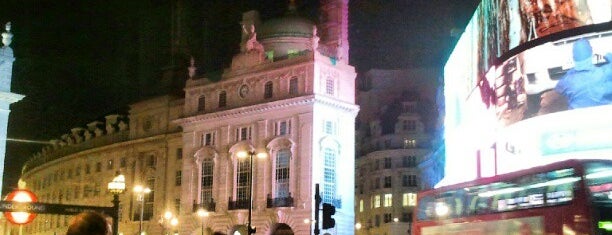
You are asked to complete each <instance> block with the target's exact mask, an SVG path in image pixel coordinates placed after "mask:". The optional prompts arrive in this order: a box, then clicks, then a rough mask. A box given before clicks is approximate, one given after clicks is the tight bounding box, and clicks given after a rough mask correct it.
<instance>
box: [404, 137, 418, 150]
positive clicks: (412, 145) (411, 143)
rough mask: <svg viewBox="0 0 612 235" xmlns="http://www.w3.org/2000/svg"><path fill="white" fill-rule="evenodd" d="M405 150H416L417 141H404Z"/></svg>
mask: <svg viewBox="0 0 612 235" xmlns="http://www.w3.org/2000/svg"><path fill="white" fill-rule="evenodd" d="M404 148H405V149H410V148H416V140H409V139H404Z"/></svg>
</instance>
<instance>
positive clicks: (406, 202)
mask: <svg viewBox="0 0 612 235" xmlns="http://www.w3.org/2000/svg"><path fill="white" fill-rule="evenodd" d="M416 196H417V195H416V193H404V194H403V195H402V206H416Z"/></svg>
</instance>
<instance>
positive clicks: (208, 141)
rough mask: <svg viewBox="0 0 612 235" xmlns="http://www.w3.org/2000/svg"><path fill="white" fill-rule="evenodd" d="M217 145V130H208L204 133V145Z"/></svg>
mask: <svg viewBox="0 0 612 235" xmlns="http://www.w3.org/2000/svg"><path fill="white" fill-rule="evenodd" d="M214 145H215V132H208V133H204V134H203V135H202V146H214Z"/></svg>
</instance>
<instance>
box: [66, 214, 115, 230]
mask: <svg viewBox="0 0 612 235" xmlns="http://www.w3.org/2000/svg"><path fill="white" fill-rule="evenodd" d="M110 234H111V228H110V225H109V223H108V221H107V220H106V218H105V217H104V216H103V215H102V214H100V213H97V212H83V213H80V214H78V215H76V216H75V217H74V219H73V220H72V223H70V226H69V227H68V231H67V232H66V235H110Z"/></svg>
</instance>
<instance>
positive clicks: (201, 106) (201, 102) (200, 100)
mask: <svg viewBox="0 0 612 235" xmlns="http://www.w3.org/2000/svg"><path fill="white" fill-rule="evenodd" d="M205 109H206V97H205V96H203V95H202V96H200V98H198V112H203V111H204V110H205Z"/></svg>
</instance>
